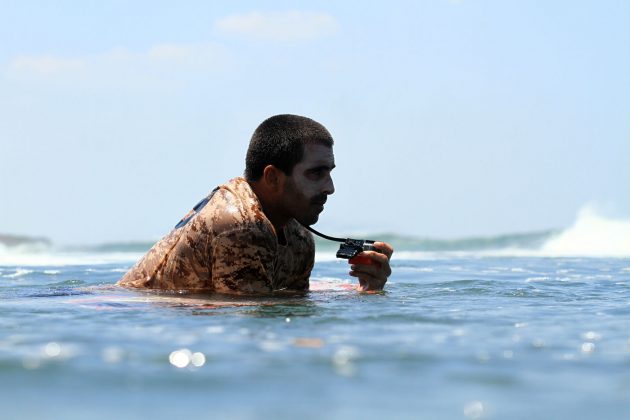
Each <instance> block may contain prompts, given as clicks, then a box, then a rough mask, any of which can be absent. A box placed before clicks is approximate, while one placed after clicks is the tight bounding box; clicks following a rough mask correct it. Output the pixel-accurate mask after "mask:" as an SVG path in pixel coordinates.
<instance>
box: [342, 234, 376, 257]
mask: <svg viewBox="0 0 630 420" xmlns="http://www.w3.org/2000/svg"><path fill="white" fill-rule="evenodd" d="M373 243H374V241H370V240H367V239H346V240H345V241H344V242H343V243H341V245H339V251H337V258H344V259H346V260H349V259H350V258H354V257H356V256H357V255H358V254H360V253H361V252H362V251H376V248H374V245H372V244H373Z"/></svg>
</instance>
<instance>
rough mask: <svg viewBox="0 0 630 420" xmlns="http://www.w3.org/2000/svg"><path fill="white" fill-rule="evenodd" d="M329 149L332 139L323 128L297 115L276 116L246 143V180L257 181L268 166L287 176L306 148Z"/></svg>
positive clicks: (264, 123)
mask: <svg viewBox="0 0 630 420" xmlns="http://www.w3.org/2000/svg"><path fill="white" fill-rule="evenodd" d="M314 143H316V144H323V145H325V146H328V147H332V146H333V144H334V141H333V138H332V136H331V135H330V133H329V132H328V130H326V127H324V126H323V125H321V124H320V123H318V122H317V121H314V120H312V119H310V118H306V117H301V116H299V115H291V114H282V115H275V116H273V117H271V118H268V119H266V120H265V121H263V122H262V123H261V124H260V125H259V126H258V128H256V131H254V134H253V135H252V139H251V140H250V142H249V147H248V149H247V156H246V157H245V178H246V179H247V180H248V181H258V180H259V179H260V177H261V176H262V174H263V170H264V169H265V167H266V166H267V165H273V166H275V167H277V168H278V169H280V170H282V172H284V173H285V174H287V175H291V172H292V171H293V167H294V166H295V165H296V164H297V163H298V162H300V161H301V160H302V158H303V157H304V145H305V144H314Z"/></svg>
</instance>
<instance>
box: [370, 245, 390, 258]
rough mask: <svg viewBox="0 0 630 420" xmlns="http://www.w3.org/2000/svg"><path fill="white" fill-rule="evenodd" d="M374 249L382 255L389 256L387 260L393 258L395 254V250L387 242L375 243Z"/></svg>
mask: <svg viewBox="0 0 630 420" xmlns="http://www.w3.org/2000/svg"><path fill="white" fill-rule="evenodd" d="M373 245H374V248H376V249H378V250H379V252H380V253H381V254H385V255H387V259H390V258H391V257H392V254H393V253H394V248H392V246H391V245H390V244H388V243H387V242H374V244H373Z"/></svg>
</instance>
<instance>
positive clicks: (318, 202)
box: [312, 197, 328, 207]
mask: <svg viewBox="0 0 630 420" xmlns="http://www.w3.org/2000/svg"><path fill="white" fill-rule="evenodd" d="M326 201H328V197H323V198H319V199H316V200H313V201H312V203H313V204H314V205H316V206H322V207H324V204H326Z"/></svg>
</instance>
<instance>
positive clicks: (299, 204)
mask: <svg viewBox="0 0 630 420" xmlns="http://www.w3.org/2000/svg"><path fill="white" fill-rule="evenodd" d="M333 143H334V142H333V139H332V136H331V135H330V133H329V132H328V130H326V128H325V127H324V126H323V125H321V124H319V123H318V122H316V121H313V120H311V119H310V118H306V117H300V116H297V115H276V116H274V117H271V118H269V119H267V120H265V121H264V122H263V123H262V124H260V125H259V126H258V128H257V129H256V131H255V132H254V134H253V136H252V139H251V141H250V144H249V148H248V150H247V157H246V166H245V178H246V179H247V180H248V181H249V182H250V184H254V185H255V191H256V193H257V194H258V196H259V198H260V199H261V202H262V203H263V207H264V210H265V213H267V217H269V218H270V220H272V222H274V223H276V222H277V223H278V224H283V223H284V222H285V221H286V220H288V219H289V218H295V219H297V220H298V221H299V222H300V223H302V224H305V225H311V224H313V223H315V222H317V219H318V218H319V213H321V212H322V211H323V209H324V207H323V205H324V203H325V202H326V199H327V197H328V195H330V194H332V193H333V192H334V191H335V189H334V185H333V182H332V178H331V177H330V172H331V171H332V169H333V168H334V167H335V161H334V155H333V151H332V146H333ZM273 219H275V221H274V220H273Z"/></svg>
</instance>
